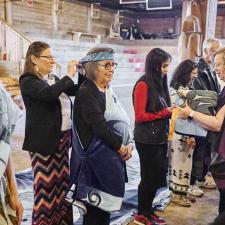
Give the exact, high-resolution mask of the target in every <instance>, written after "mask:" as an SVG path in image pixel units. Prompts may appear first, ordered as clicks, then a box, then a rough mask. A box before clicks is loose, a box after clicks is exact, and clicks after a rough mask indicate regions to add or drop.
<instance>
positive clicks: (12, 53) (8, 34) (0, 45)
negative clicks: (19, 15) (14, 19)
mask: <svg viewBox="0 0 225 225" xmlns="http://www.w3.org/2000/svg"><path fill="white" fill-rule="evenodd" d="M30 43H31V42H30V40H29V39H27V38H26V37H24V36H23V35H22V34H20V33H19V32H18V31H16V30H15V29H14V28H13V27H11V26H10V25H9V24H7V23H6V22H5V21H3V20H1V19H0V60H8V61H21V60H22V59H25V56H26V52H27V49H28V46H29V45H30Z"/></svg>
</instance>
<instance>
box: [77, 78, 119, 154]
mask: <svg viewBox="0 0 225 225" xmlns="http://www.w3.org/2000/svg"><path fill="white" fill-rule="evenodd" d="M105 106H106V105H105V94H104V93H102V92H100V91H99V90H98V88H97V87H96V85H95V84H94V82H93V81H91V80H88V79H87V80H86V81H84V83H83V84H82V85H81V87H80V88H79V91H78V93H77V95H76V99H75V103H74V111H73V112H74V121H73V122H75V125H76V128H77V132H78V134H79V137H80V140H81V143H82V145H83V147H84V149H87V148H88V146H89V144H90V143H91V140H92V138H93V137H94V135H96V136H97V137H98V138H100V139H101V140H102V141H103V142H104V143H105V144H107V145H108V146H110V147H111V148H112V149H113V150H115V151H117V150H119V148H120V146H121V144H122V138H121V137H120V136H118V135H117V134H115V133H114V132H113V131H112V129H111V128H110V127H109V125H108V124H107V122H106V120H105V118H104V113H105V109H106V108H105Z"/></svg>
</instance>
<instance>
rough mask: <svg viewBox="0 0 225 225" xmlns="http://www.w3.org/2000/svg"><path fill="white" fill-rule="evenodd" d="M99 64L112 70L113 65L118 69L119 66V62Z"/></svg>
mask: <svg viewBox="0 0 225 225" xmlns="http://www.w3.org/2000/svg"><path fill="white" fill-rule="evenodd" d="M98 65H99V66H102V67H104V68H105V70H110V69H111V67H112V68H113V69H114V70H115V69H116V67H117V63H114V62H113V63H106V64H100V63H99V64H98Z"/></svg>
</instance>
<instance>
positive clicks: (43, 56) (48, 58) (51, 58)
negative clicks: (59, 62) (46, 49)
mask: <svg viewBox="0 0 225 225" xmlns="http://www.w3.org/2000/svg"><path fill="white" fill-rule="evenodd" d="M39 58H46V59H47V60H49V61H51V60H56V57H55V56H53V55H40V56H39Z"/></svg>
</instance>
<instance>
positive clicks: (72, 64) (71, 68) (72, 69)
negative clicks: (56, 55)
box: [67, 60, 79, 77]
mask: <svg viewBox="0 0 225 225" xmlns="http://www.w3.org/2000/svg"><path fill="white" fill-rule="evenodd" d="M78 65H79V61H77V60H70V61H69V62H68V65H67V75H68V76H69V77H73V76H74V74H75V73H76V71H77V66H78Z"/></svg>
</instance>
